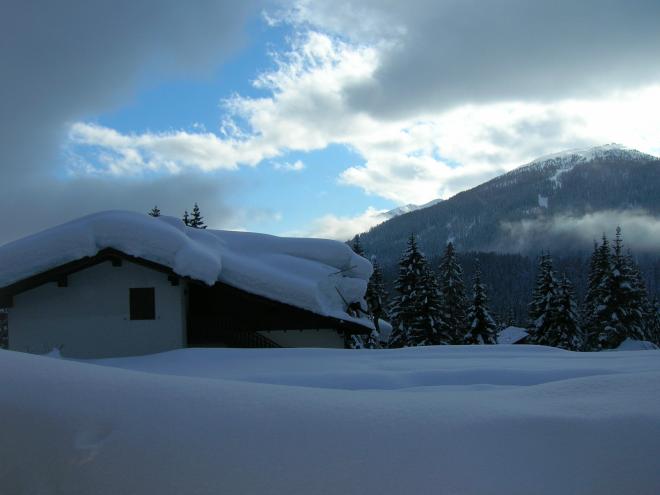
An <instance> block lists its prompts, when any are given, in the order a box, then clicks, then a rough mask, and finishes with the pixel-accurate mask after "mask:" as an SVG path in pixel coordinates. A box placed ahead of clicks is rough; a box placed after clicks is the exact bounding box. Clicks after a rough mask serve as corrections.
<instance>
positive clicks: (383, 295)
mask: <svg viewBox="0 0 660 495" xmlns="http://www.w3.org/2000/svg"><path fill="white" fill-rule="evenodd" d="M371 265H372V266H373V272H372V274H371V278H370V279H369V284H368V285H367V293H366V294H365V299H366V301H367V308H368V311H369V314H370V315H371V318H372V320H373V322H374V327H375V333H374V332H372V334H371V335H370V336H369V339H368V340H367V342H366V343H365V346H366V347H367V348H370V349H374V348H378V347H380V346H381V344H380V320H384V319H386V318H387V311H386V302H387V292H386V291H385V281H384V280H383V270H382V268H381V267H380V264H379V263H378V260H377V259H376V257H375V256H372V257H371Z"/></svg>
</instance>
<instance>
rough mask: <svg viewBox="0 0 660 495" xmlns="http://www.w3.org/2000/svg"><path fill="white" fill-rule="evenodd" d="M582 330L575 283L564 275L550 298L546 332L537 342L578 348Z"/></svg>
mask: <svg viewBox="0 0 660 495" xmlns="http://www.w3.org/2000/svg"><path fill="white" fill-rule="evenodd" d="M580 337H581V332H580V324H579V315H578V309H577V303H576V302H575V293H574V290H573V284H571V282H570V280H568V278H567V277H566V275H563V276H562V279H561V282H559V284H558V285H557V288H556V291H555V292H554V296H553V297H552V299H551V300H550V305H549V308H548V314H547V321H546V324H545V328H544V332H543V333H542V334H539V335H538V336H537V339H536V340H535V342H536V343H537V344H540V345H547V346H551V347H560V348H562V349H567V350H571V351H574V350H577V349H579V348H580V344H581V338H580Z"/></svg>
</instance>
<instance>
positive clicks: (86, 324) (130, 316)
mask: <svg viewBox="0 0 660 495" xmlns="http://www.w3.org/2000/svg"><path fill="white" fill-rule="evenodd" d="M370 274H371V264H370V263H369V262H368V261H367V260H365V259H364V258H361V257H359V256H357V255H356V254H354V253H353V251H352V250H351V249H350V248H349V247H348V246H346V245H345V244H343V243H340V242H336V241H330V240H325V239H297V238H296V239H294V238H281V237H275V236H270V235H265V234H255V233H246V232H229V231H219V230H201V229H193V228H190V227H186V226H184V224H183V222H181V220H179V219H176V218H172V217H164V216H163V217H156V218H154V217H150V216H148V215H142V214H139V213H133V212H126V211H109V212H101V213H96V214H93V215H89V216H86V217H83V218H80V219H77V220H74V221H72V222H69V223H66V224H63V225H60V226H57V227H54V228H51V229H48V230H45V231H43V232H40V233H37V234H35V235H32V236H29V237H25V238H23V239H19V240H17V241H14V242H11V243H9V244H5V245H4V246H0V307H6V308H8V312H9V349H12V350H18V351H26V352H33V353H43V352H48V351H50V350H52V349H53V348H60V350H61V352H62V354H63V355H64V356H69V357H80V358H93V357H108V356H126V355H138V354H148V353H154V352H160V351H165V350H170V349H176V348H180V347H186V346H189V347H193V346H216V345H217V346H235V347H303V346H304V347H343V346H344V341H345V338H346V337H347V336H349V335H352V334H368V333H369V332H370V331H371V328H372V326H371V322H370V321H369V320H368V319H366V318H365V317H364V315H363V314H362V313H360V312H359V311H357V312H355V311H352V310H351V308H349V306H352V308H355V307H356V306H357V305H358V304H360V303H361V302H362V297H363V295H364V292H365V290H366V284H367V281H368V279H369V276H370ZM356 303H357V304H356ZM362 307H364V304H362Z"/></svg>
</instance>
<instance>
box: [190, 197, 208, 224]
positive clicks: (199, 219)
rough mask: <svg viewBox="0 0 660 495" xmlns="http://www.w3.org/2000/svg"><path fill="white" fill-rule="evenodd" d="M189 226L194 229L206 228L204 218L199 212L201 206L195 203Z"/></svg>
mask: <svg viewBox="0 0 660 495" xmlns="http://www.w3.org/2000/svg"><path fill="white" fill-rule="evenodd" d="M189 225H190V226H191V227H192V228H194V229H205V228H206V225H204V217H203V216H202V214H201V212H200V211H199V206H198V205H197V203H195V205H194V206H193V210H192V216H191V217H190V221H189Z"/></svg>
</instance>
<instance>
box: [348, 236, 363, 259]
mask: <svg viewBox="0 0 660 495" xmlns="http://www.w3.org/2000/svg"><path fill="white" fill-rule="evenodd" d="M349 245H350V246H351V249H352V250H353V252H354V253H355V254H357V255H358V256H362V257H363V258H366V257H367V256H366V254H365V253H364V248H363V247H362V243H361V242H360V236H359V235H356V236H355V237H353V240H352V241H351V242H350V243H349Z"/></svg>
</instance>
